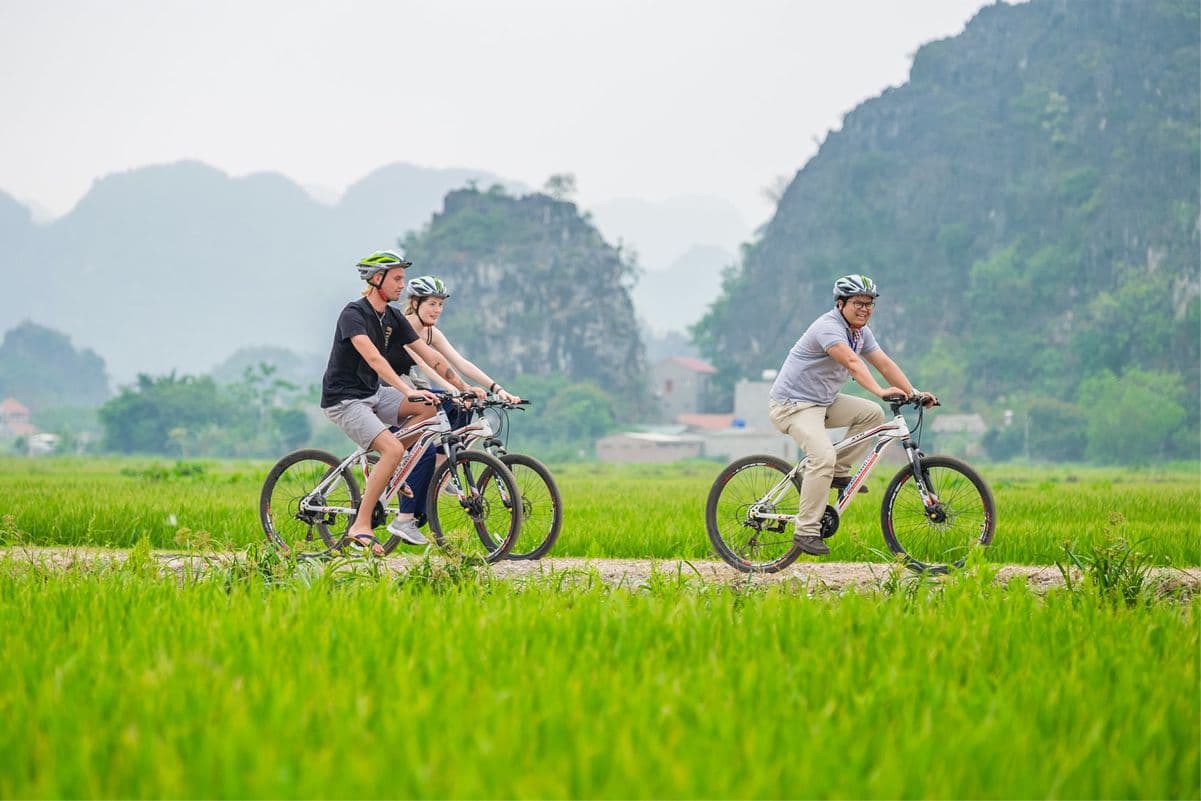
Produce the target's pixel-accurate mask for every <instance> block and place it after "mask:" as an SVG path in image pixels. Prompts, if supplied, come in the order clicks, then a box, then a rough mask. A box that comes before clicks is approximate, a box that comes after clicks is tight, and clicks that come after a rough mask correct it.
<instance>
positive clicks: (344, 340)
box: [321, 298, 417, 409]
mask: <svg viewBox="0 0 1201 801" xmlns="http://www.w3.org/2000/svg"><path fill="white" fill-rule="evenodd" d="M359 334H366V335H367V336H368V337H369V338H370V339H371V341H372V342H373V343H374V344H375V347H376V348H378V349H379V352H380V353H382V354H383V356H384V358H385V359H387V360H388V364H390V365H392V369H393V370H395V371H396V372H397V373H398V374H404V373H407V372H408V371H409V368H411V367H412V366H413V357H412V356H410V355H409V352H408V351H407V350H405V348H404V346H405V345H408V344H409V343H411V342H416V341H417V332H416V331H414V330H413V326H411V325H409V321H408V320H406V319H405V318H404V315H402V314H401V313H400V312H398V311H397V310H396V309H394V308H392V307H391V306H388V308H386V309H384V314H383V319H382V320H381V319H380V315H378V314H376V312H375V309H374V308H373V307H372V305H371V303H370V302H369V301H368V300H367V298H359V299H358V300H356V301H354V302H352V303H347V304H346V308H344V309H342V314H340V315H339V316H338V327H337V328H336V329H335V330H334V346H333V348H331V349H330V352H329V364H328V365H327V366H326V368H325V377H324V378H322V379H321V408H322V409H325V408H328V407H330V406H333V405H334V404H335V403H337V402H338V401H344V400H348V399H350V398H367V397H370V396H371V395H374V394H375V391H376V390H378V389H379V383H380V381H379V374H378V373H376V372H375V370H374V369H373V368H372V367H371V365H369V364H367V362H366V361H364V359H363V357H362V356H361V355H359V352H358V351H357V350H355V347H354V345H353V344H352V343H351V341H350V338H351V337H355V336H358V335H359Z"/></svg>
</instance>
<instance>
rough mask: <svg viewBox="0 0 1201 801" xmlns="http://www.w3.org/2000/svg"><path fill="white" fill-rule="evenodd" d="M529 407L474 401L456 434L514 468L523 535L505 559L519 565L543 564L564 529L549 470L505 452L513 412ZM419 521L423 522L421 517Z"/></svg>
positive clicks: (367, 464)
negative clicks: (538, 561) (526, 562)
mask: <svg viewBox="0 0 1201 801" xmlns="http://www.w3.org/2000/svg"><path fill="white" fill-rule="evenodd" d="M431 391H432V392H434V393H435V394H437V395H441V396H442V397H444V398H447V399H448V402H451V403H453V402H455V400H456V399H457V398H462V397H463V396H462V395H458V394H455V393H448V392H446V391H444V390H440V389H434V390H431ZM529 403H530V401H528V400H522V401H520V402H519V403H515V404H514V403H507V402H506V401H503V400H501V399H500V398H499V397H497V396H496V395H488V396H486V397H485V398H484V399H483V400H473V401H471V403H470V404H469V406H468V407H467V408H466V409H464V410H463V411H464V413H465V414H466V415H467V420H468V424H467V425H464V426H462V427H460V428H458V429H456V430H455V433H456V434H458V435H459V436H460V437H461V439H462V447H463V448H469V449H478V450H481V451H486V452H487V453H490V454H491V455H492V456H495V457H496V458H497V459H499V460H500V461H501V463H503V464H504V465H505V467H507V468H509V472H511V473H512V474H513V478H514V479H516V481H517V489H518V491H519V492H520V494H521V531H520V532H518V535H517V541H516V542H515V543H514V544H513V547H512V548H511V549H510V550H509V552H508V553H507V554H506V558H508V559H514V560H520V559H526V560H534V559H541V558H542V557H543V556H545V555H546V554H547V553H549V552H550V549H551V548H553V547H554V545H555V542H556V541H557V540H558V539H559V532H560V531H561V530H562V527H563V499H562V497H561V496H560V494H559V486H558V484H556V483H555V478H554V476H552V475H551V472H550V469H549V468H547V466H546V465H544V464H543V463H542V462H540V461H538V460H537V459H535V458H534V457H533V456H530V455H528V454H524V453H509V452H508V450H506V448H505V442H504V440H505V439H507V435H508V430H509V418H508V413H509V411H510V410H513V409H523V408H524V407H526V406H528V405H529ZM490 412H491V414H490ZM493 417H495V419H496V423H497V424H496V425H495V426H493V424H492V419H493ZM502 438H503V439H502ZM377 458H378V457H377V455H376V454H374V453H372V454H369V455H367V456H366V457H365V459H364V460H363V469H364V472H367V471H369V470H370V469H371V467H372V466H373V464H374V461H375V460H376V459H377ZM489 478H490V475H489V474H488V473H484V474H483V475H482V476H481V481H484V482H487V481H488V480H489ZM417 517H418V520H419V521H420V519H421V515H418V516H417Z"/></svg>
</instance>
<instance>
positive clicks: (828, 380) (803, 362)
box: [768, 275, 937, 556]
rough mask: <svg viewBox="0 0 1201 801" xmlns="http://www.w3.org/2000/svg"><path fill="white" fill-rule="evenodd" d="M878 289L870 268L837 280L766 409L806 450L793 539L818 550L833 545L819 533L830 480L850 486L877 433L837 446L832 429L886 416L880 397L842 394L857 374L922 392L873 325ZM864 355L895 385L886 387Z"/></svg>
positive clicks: (892, 391)
mask: <svg viewBox="0 0 1201 801" xmlns="http://www.w3.org/2000/svg"><path fill="white" fill-rule="evenodd" d="M879 295H880V293H879V292H878V291H877V290H876V283H875V282H874V281H872V279H870V278H868V277H867V276H865V275H844V276H843V277H842V278H839V279H838V281H836V282H835V283H834V308H833V309H831V310H830V311H828V312H826V313H825V314H823V315H822V316H821V317H818V318H817V319H816V320H815V321H814V322H813V324H812V325H810V326H809V328H808V329H806V331H805V333H804V334H802V335H801V338H800V339H798V340H797V341H796V344H795V345H793V346H792V350H790V351H789V352H788V358H787V359H785V360H784V366H783V367H781V368H780V372H779V374H778V375H777V376H776V381H775V383H774V384H772V388H771V393H770V400H769V401H768V411H769V414H770V416H771V421H772V423H773V424H775V426H776V428H778V429H780V430H781V431H783V432H784V433H785V434H788V435H790V436H791V437H792V438H793V439H794V440H796V443H797V445H799V446H800V447H801V450H802V451H804V453H805V467H804V474H803V475H802V477H801V500H800V509H799V511H798V512H797V516H796V531H795V533H794V534H793V541H794V542H796V544H797V546H798V547H799V548H800V549H801V550H802V551H804V552H805V553H808V554H813V555H814V556H822V555H824V554H828V553H829V552H830V548H829V547H828V546H827V545H826V543H825V542H824V541H823V540H822V538H821V518H822V513H823V512H825V510H826V499H827V498H828V497H829V494H830V487H831V486H832V485H833V486H836V487H840V488H842V487H846V485H847V484H848V483H849V482H850V472H851V467H852V465H854V464H855V462H856V461H858V459H859V457H860V456H861V455H863V453H864V451H866V450H867V449H868V448H869V447H870V446H871V440H870V439H865V440H864V441H863V442H862V443H860V444H859V445H856V446H855V447H853V448H848V449H846V450H844V451H842V453H835V451H834V446H833V444H832V443H831V442H830V438H829V436H828V435H827V434H826V429H827V428H842V427H843V426H846V427H847V436H848V437H851V436H854V435H855V434H859V433H862V432H864V431H867V430H869V429H871V428H873V427H875V426H878V425H880V424H882V423H883V422H884V410H883V409H881V408H880V405H879V404H877V403H873V402H872V401H869V400H866V399H864V398H856V397H853V396H851V395H843V394H841V393H840V390H841V389H842V388H843V386H844V385H845V384H846V382H847V379H848V378H854V379H855V381H856V382H858V384H859V386H861V387H863V388H864V389H866V390H867V391H868V392H870V393H872V394H873V395H876V396H877V397H880V398H885V397H889V396H893V395H915V394H918V391H917V390H915V389H914V388H913V384H912V383H910V381H909V379H908V378H906V377H905V373H903V372H902V371H901V368H900V367H898V366H897V363H896V362H894V361H893V360H892V359H890V358H888V355H887V354H886V353H885V352H884V351H883V350H882V349H881V348H880V346H879V345H878V344H877V343H876V337H875V335H874V334H872V330H871V329H870V328H868V327H867V321H868V318H870V317H871V315H872V311H873V310H874V309H875V307H876V298H877V297H879ZM861 357H862V358H861ZM864 361H866V362H867V363H868V364H870V365H871V366H872V367H875V368H876V370H878V371H879V372H880V375H882V376H883V377H884V380H885V381H887V382H888V384H889V385H888V386H886V387H881V386H880V385H879V384H878V383H877V382H876V379H875V378H873V377H872V374H871V371H869V370H868V369H867V366H866V365H865V364H864ZM921 394H922V395H925V396H926V397H927V399H928V400H927V403H926V405H927V406H929V405H932V404H934V403H936V402H937V400H936V398H935V397H934V396H933V395H931V394H930V393H928V392H923V393H921Z"/></svg>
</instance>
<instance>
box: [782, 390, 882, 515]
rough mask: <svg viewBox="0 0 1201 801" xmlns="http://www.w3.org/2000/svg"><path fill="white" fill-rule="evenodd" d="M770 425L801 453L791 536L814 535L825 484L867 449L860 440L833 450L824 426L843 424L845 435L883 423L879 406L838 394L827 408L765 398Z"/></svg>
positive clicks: (824, 498)
mask: <svg viewBox="0 0 1201 801" xmlns="http://www.w3.org/2000/svg"><path fill="white" fill-rule="evenodd" d="M768 414H769V415H770V417H771V421H772V424H773V425H775V427H776V428H778V429H780V430H781V431H783V432H784V433H785V434H787V435H789V436H790V437H792V438H793V440H795V441H796V444H797V445H799V446H800V447H801V450H802V451H803V452H804V454H805V464H804V472H803V473H802V476H801V508H800V510H799V511H798V512H797V516H796V520H797V522H796V534H797V535H799V536H802V537H816V536H818V535H819V534H820V532H821V520H822V513H823V512H824V511H825V510H826V503H827V500H828V499H829V497H830V482H831V481H833V480H834V477H835V476H847V475H850V473H851V467H852V466H853V465H854V464H855V462H857V461H858V460H859V457H860V456H862V455H863V454H864V452H866V451H867V449H868V448H869V447H871V444H872V441H871V439H865V440H864V441H863V442H861V443H860V444H858V445H856V446H855V447H853V448H847V449H846V450H844V451H842V452H841V453H835V452H834V445H833V444H832V443H831V442H830V437H829V435H827V434H826V429H827V428H842V427H843V426H846V427H847V436H848V437H853V436H855V435H856V434H858V433H860V432H861V431H866V430H867V429H869V428H872V427H873V426H878V425H880V424H881V423H883V422H884V410H883V409H881V408H880V404H878V403H875V402H874V401H870V400H865V399H863V398H854V397H851V396H850V395H839V396H838V397H836V398H835V399H834V402H833V403H832V404H830V405H829V406H822V405H821V404H818V403H803V402H799V401H797V402H789V403H779V402H777V401H774V400H772V401H769V402H768Z"/></svg>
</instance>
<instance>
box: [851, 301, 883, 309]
mask: <svg viewBox="0 0 1201 801" xmlns="http://www.w3.org/2000/svg"><path fill="white" fill-rule="evenodd" d="M848 302H849V303H850V304H851V305H852V306H854V307H855V308H856V309H874V308H876V301H874V300H852V301H848Z"/></svg>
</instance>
